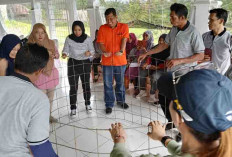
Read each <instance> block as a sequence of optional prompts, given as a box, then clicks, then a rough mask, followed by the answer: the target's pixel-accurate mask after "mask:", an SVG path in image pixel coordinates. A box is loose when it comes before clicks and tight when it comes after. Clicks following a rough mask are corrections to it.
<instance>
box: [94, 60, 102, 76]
mask: <svg viewBox="0 0 232 157" xmlns="http://www.w3.org/2000/svg"><path fill="white" fill-rule="evenodd" d="M100 61H101V58H94V59H93V73H94V76H98V66H99V65H101V63H100Z"/></svg>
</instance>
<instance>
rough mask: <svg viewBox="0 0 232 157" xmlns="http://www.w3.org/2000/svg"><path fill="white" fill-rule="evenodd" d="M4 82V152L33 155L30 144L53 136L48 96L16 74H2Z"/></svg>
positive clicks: (13, 156)
mask: <svg viewBox="0 0 232 157" xmlns="http://www.w3.org/2000/svg"><path fill="white" fill-rule="evenodd" d="M0 84H1V88H0V124H1V127H0V135H1V140H0V156H1V157H31V155H30V153H29V149H28V144H29V145H39V144H42V143H44V142H46V141H47V140H48V137H49V114H50V104H49V101H48V98H47V96H46V95H45V94H44V93H43V92H41V91H40V90H38V89H37V88H36V87H34V85H33V84H32V83H30V82H28V81H26V80H24V79H21V78H19V77H16V76H2V77H0Z"/></svg>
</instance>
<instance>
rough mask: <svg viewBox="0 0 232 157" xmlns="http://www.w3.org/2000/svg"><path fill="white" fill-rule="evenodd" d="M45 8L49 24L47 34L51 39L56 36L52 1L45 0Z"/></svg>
mask: <svg viewBox="0 0 232 157" xmlns="http://www.w3.org/2000/svg"><path fill="white" fill-rule="evenodd" d="M46 7H47V8H46V10H47V21H48V25H49V34H50V38H51V39H57V37H56V24H55V22H56V21H55V16H54V11H53V6H52V1H51V0H47V1H46Z"/></svg>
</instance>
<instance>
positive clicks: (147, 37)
mask: <svg viewBox="0 0 232 157" xmlns="http://www.w3.org/2000/svg"><path fill="white" fill-rule="evenodd" d="M143 41H146V45H147V46H146V50H147V51H149V50H150V49H152V48H153V47H154V37H153V33H152V32H151V31H146V32H144V33H143Z"/></svg>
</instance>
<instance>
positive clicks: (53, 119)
mask: <svg viewBox="0 0 232 157" xmlns="http://www.w3.org/2000/svg"><path fill="white" fill-rule="evenodd" d="M49 122H50V123H57V122H58V120H57V119H56V118H54V117H52V116H50V118H49Z"/></svg>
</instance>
